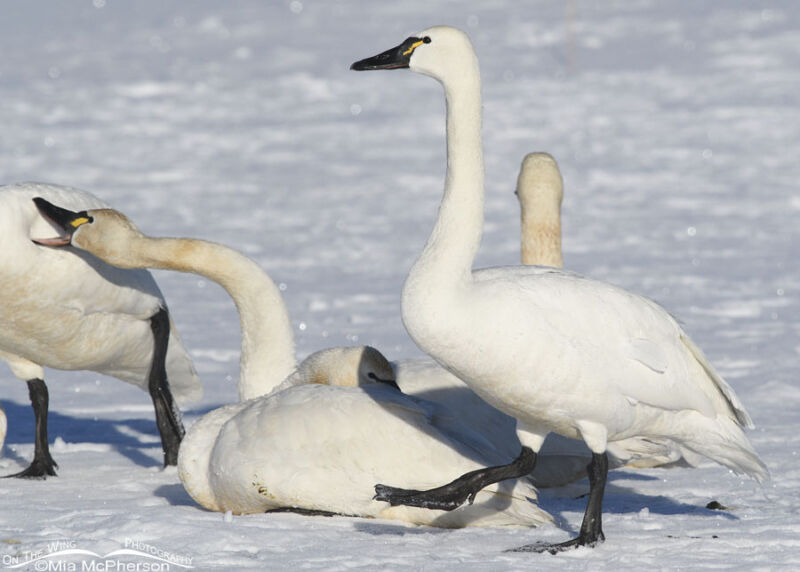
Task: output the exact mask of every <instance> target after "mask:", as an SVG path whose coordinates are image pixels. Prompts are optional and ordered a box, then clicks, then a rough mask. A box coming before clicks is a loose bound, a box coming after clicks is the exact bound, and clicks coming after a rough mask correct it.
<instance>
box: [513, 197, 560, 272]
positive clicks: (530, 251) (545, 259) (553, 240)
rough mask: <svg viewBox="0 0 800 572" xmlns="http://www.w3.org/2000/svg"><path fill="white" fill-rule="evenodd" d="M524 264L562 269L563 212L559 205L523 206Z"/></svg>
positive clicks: (542, 203)
mask: <svg viewBox="0 0 800 572" xmlns="http://www.w3.org/2000/svg"><path fill="white" fill-rule="evenodd" d="M522 263H523V264H538V265H542V266H553V267H556V268H561V267H563V266H564V260H563V258H562V255H561V210H560V206H559V204H558V203H556V202H554V201H551V202H550V203H547V202H545V201H537V202H536V204H533V205H531V204H525V203H524V202H523V204H522Z"/></svg>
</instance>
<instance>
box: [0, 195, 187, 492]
mask: <svg viewBox="0 0 800 572" xmlns="http://www.w3.org/2000/svg"><path fill="white" fill-rule="evenodd" d="M36 196H41V197H45V198H47V199H48V200H51V201H54V202H57V203H59V204H62V205H65V206H67V207H69V208H73V209H76V210H82V209H86V208H99V207H104V206H106V205H105V203H103V202H102V201H101V200H100V199H98V198H97V197H95V196H93V195H91V194H89V193H87V192H84V191H80V190H78V189H72V188H68V187H61V186H56V185H47V184H40V183H20V184H15V185H7V186H4V187H0V237H1V240H2V244H3V248H2V249H0V359H3V360H5V361H6V362H8V365H9V366H10V367H11V371H12V372H13V373H14V375H15V376H16V377H18V378H19V379H21V380H24V381H27V383H28V388H29V392H30V397H31V403H32V405H33V410H34V414H35V418H36V439H35V452H34V459H33V462H32V463H31V465H30V466H29V467H28V468H27V469H25V470H24V471H22V472H20V473H18V474H16V475H14V476H23V477H44V476H46V475H55V474H56V473H55V467H56V466H57V465H56V463H55V462H54V461H53V459H52V458H51V456H50V452H49V448H48V442H47V410H48V392H47V386H46V385H45V382H44V370H43V366H46V367H52V368H55V369H65V370H91V371H96V372H98V373H102V374H107V375H111V376H114V377H117V378H119V379H121V380H123V381H126V382H128V383H132V384H134V385H138V386H139V387H141V388H143V389H147V390H149V392H150V395H151V397H152V399H153V404H154V406H155V410H156V421H157V424H158V428H159V431H160V433H161V440H162V445H163V447H164V456H165V464H172V465H174V464H175V462H176V461H177V454H178V445H179V444H180V439H181V437H182V435H183V426H182V425H181V421H180V412H179V411H178V410H177V408H176V407H175V406H174V405H173V403H172V396H171V395H170V387H171V388H172V392H173V393H174V395H175V397H176V398H178V399H179V400H192V399H197V398H199V397H200V395H201V393H202V387H201V386H200V382H199V380H198V379H197V376H196V374H195V371H194V367H193V366H192V362H191V359H190V358H189V356H188V355H187V353H186V350H185V349H184V348H183V345H182V344H181V340H180V338H179V337H178V334H177V331H176V330H175V329H174V328H172V327H171V325H172V324H171V320H170V318H169V314H168V313H167V309H166V303H165V301H164V297H163V296H162V295H161V292H160V291H159V289H158V286H157V285H156V283H155V281H154V280H153V277H152V276H151V275H150V273H149V272H147V271H146V270H136V271H130V270H120V269H118V268H114V267H112V266H109V265H108V264H106V263H104V262H102V261H101V260H98V259H97V258H95V257H93V256H91V255H89V254H87V253H85V252H80V251H76V250H73V249H53V248H45V247H42V246H37V245H36V244H34V243H33V242H31V239H32V238H33V237H35V236H37V235H41V234H42V233H45V234H46V233H52V227H51V226H50V224H49V223H48V222H47V221H46V220H45V219H44V218H43V217H42V216H41V215H40V214H39V212H38V210H37V209H36V207H35V206H34V204H33V202H32V201H31V199H32V198H33V197H36ZM167 334H168V336H167ZM154 337H158V338H159V342H158V345H159V347H158V352H154ZM167 339H168V340H169V346H168V349H167V354H166V370H167V375H168V378H169V384H167V383H166V379H164V376H163V365H162V366H161V367H156V368H152V372H151V362H154V361H162V362H163V355H161V354H162V353H163V351H164V348H165V347H166V343H167ZM159 356H160V358H159Z"/></svg>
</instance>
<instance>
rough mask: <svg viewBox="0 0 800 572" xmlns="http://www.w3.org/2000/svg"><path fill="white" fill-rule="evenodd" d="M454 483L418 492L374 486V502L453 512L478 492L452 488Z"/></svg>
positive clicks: (473, 497) (470, 501) (473, 498)
mask: <svg viewBox="0 0 800 572" xmlns="http://www.w3.org/2000/svg"><path fill="white" fill-rule="evenodd" d="M455 483H456V481H453V482H452V483H449V484H447V485H444V486H441V487H437V488H435V489H428V490H427V491H418V490H415V489H401V488H399V487H390V486H387V485H375V496H374V497H372V498H373V499H375V500H379V501H384V502H388V503H389V504H390V505H392V506H398V505H404V506H417V507H420V508H427V509H431V510H453V509H456V508H458V507H460V506H461V505H462V504H464V503H465V502H467V501H469V503H470V504H472V501H473V500H475V495H476V494H478V491H479V490H480V489H478V490H476V491H472V490H469V489H467V490H464V489H461V488H460V487H458V486H454V485H455Z"/></svg>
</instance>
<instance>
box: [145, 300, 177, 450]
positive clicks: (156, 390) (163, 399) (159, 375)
mask: <svg viewBox="0 0 800 572" xmlns="http://www.w3.org/2000/svg"><path fill="white" fill-rule="evenodd" d="M150 329H151V330H152V332H153V341H154V345H153V362H152V364H151V365H150V374H149V378H148V389H149V390H150V397H151V398H152V399H153V406H154V407H155V410H156V425H158V432H159V433H160V434H161V447H162V448H163V449H164V466H167V465H177V464H178V448H179V447H180V444H181V439H183V434H184V430H183V423H182V422H181V412H180V410H178V408H177V406H176V405H175V402H174V401H173V399H172V392H171V391H170V389H169V380H167V366H166V363H167V345H168V344H169V314H168V313H167V310H166V309H164V308H161V309H159V311H158V312H156V313H155V314H153V316H152V317H151V318H150Z"/></svg>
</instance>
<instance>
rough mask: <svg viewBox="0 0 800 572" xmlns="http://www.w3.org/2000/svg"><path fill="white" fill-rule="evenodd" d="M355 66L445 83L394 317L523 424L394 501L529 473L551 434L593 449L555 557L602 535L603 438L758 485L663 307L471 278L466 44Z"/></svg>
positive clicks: (544, 284)
mask: <svg viewBox="0 0 800 572" xmlns="http://www.w3.org/2000/svg"><path fill="white" fill-rule="evenodd" d="M351 67H352V69H354V70H374V69H393V68H410V69H411V70H412V71H417V72H420V73H423V74H426V75H429V76H431V77H433V78H435V79H437V80H439V81H440V82H441V83H442V85H443V86H444V90H445V98H446V101H447V175H446V180H445V190H444V198H443V199H442V203H441V207H440V209H439V217H438V220H437V222H436V225H435V227H434V229H433V232H432V234H431V236H430V238H429V239H428V242H427V244H426V245H425V248H424V249H423V251H422V254H421V255H420V257H419V258H418V259H417V261H416V263H415V264H414V266H413V267H412V269H411V271H410V273H409V275H408V278H407V279H406V282H405V286H404V288H403V297H402V316H403V322H404V324H405V326H406V329H407V330H408V332H409V334H410V335H411V337H412V338H413V339H414V341H415V342H416V343H417V345H419V346H420V348H422V349H423V351H425V352H426V353H428V354H429V355H431V356H433V357H434V358H435V359H436V360H437V361H438V362H440V363H441V364H442V365H443V366H445V367H446V368H447V369H449V370H451V371H453V372H454V373H456V374H457V375H458V377H460V378H461V379H463V380H464V381H465V382H466V383H467V384H468V385H469V386H470V387H471V388H472V389H473V390H474V391H475V392H476V393H477V394H478V395H480V396H481V397H483V398H484V399H485V400H486V401H488V402H489V403H491V404H492V405H494V406H495V407H497V408H498V409H500V410H502V411H504V412H505V413H507V414H509V415H511V416H513V417H515V418H516V419H517V434H518V437H519V439H520V442H521V443H522V450H521V451H520V454H519V456H518V457H517V459H516V460H514V461H513V462H512V463H510V464H508V465H504V466H496V467H489V468H487V469H483V470H477V471H473V472H470V473H467V474H465V475H463V476H462V477H460V478H458V479H456V480H455V481H453V482H451V483H449V484H448V485H444V486H441V487H438V488H435V489H431V490H427V491H419V490H406V489H398V488H394V487H387V486H385V485H377V486H376V493H377V495H376V498H378V499H380V500H385V501H388V502H390V503H391V504H393V505H411V506H420V507H428V508H435V509H444V510H447V509H451V508H455V507H458V506H460V505H462V504H463V503H464V502H465V501H467V500H471V499H472V498H473V497H474V495H475V494H476V492H478V491H480V490H481V489H482V488H483V487H484V486H486V485H487V484H489V483H495V482H498V481H500V480H502V479H506V478H509V477H517V476H519V475H525V474H527V473H529V472H530V471H531V470H533V468H534V467H535V464H536V456H537V455H536V453H537V451H538V450H539V448H540V447H541V445H542V442H543V441H544V439H545V437H546V436H547V434H548V433H550V432H551V431H552V432H556V433H560V434H562V435H564V436H567V437H572V438H581V439H583V440H584V441H585V442H586V444H587V446H588V447H589V449H590V450H591V451H592V460H591V462H590V463H589V466H588V468H587V472H588V476H589V486H590V490H589V500H588V503H587V507H586V513H585V515H584V519H583V523H582V525H581V530H580V533H579V535H578V537H577V538H575V539H572V540H569V541H567V542H564V543H561V544H555V545H539V546H528V547H523V549H524V550H536V551H545V550H549V551H551V552H557V551H559V550H564V549H567V548H571V547H575V546H582V545H586V546H594V545H595V544H596V543H597V542H600V541H602V540H603V539H604V536H603V531H602V525H601V517H602V500H603V492H604V490H605V484H606V476H607V473H608V457H607V455H606V448H607V445H608V443H609V441H611V442H613V441H618V440H621V439H625V438H628V437H633V436H642V437H653V438H666V439H671V440H674V441H676V442H678V443H679V444H680V445H681V446H684V447H686V448H688V449H690V450H692V451H694V452H696V453H698V454H700V455H703V456H706V457H708V458H710V459H712V460H714V461H717V462H718V463H721V464H723V465H725V466H727V467H729V468H731V469H732V470H734V471H736V472H739V473H746V474H748V475H750V476H752V477H753V478H755V479H757V480H759V481H761V480H763V479H764V478H766V477H767V474H768V473H767V470H766V467H765V465H764V463H763V462H762V461H761V459H760V458H759V457H758V455H757V454H756V452H755V451H754V450H753V448H752V446H751V445H750V442H749V441H748V440H747V437H746V436H745V435H744V432H743V431H742V427H752V421H751V420H750V416H749V415H748V414H747V412H746V411H745V410H744V407H743V406H742V404H741V403H740V401H739V399H738V397H737V396H736V395H735V393H734V392H733V390H732V389H731V387H730V386H729V385H728V384H727V383H725V381H723V380H722V378H720V377H719V375H718V374H717V373H716V372H715V371H714V369H713V368H712V366H711V364H710V363H709V362H708V360H707V359H706V358H705V356H704V355H703V353H702V352H701V351H700V349H699V348H698V347H697V346H696V345H695V344H694V343H693V342H692V341H691V340H690V339H689V337H688V336H687V335H686V334H685V333H684V332H683V330H682V329H681V328H680V326H679V325H678V323H677V322H676V321H675V320H674V319H673V318H672V317H671V316H670V315H669V314H668V313H667V312H666V311H665V310H663V309H662V308H661V307H660V306H658V305H657V304H655V303H654V302H651V301H650V300H647V299H645V298H642V297H640V296H637V295H634V294H631V293H629V292H626V291H624V290H622V289H620V288H617V287H614V286H611V285H609V284H605V283H603V282H599V281H595V280H590V279H587V278H584V277H581V276H578V275H576V274H572V273H568V272H564V271H559V270H556V269H553V268H547V267H536V266H534V267H524V266H517V267H499V268H489V269H485V270H482V271H479V272H473V271H472V263H473V261H474V258H475V253H476V252H477V249H478V245H479V243H480V238H481V233H482V226H483V202H484V201H483V180H484V177H483V149H482V144H481V97H480V72H479V69H478V61H477V58H476V56H475V52H474V51H473V48H472V45H471V43H470V41H469V38H468V37H467V36H466V34H464V33H463V32H461V31H459V30H456V29H454V28H449V27H434V28H430V29H428V30H425V31H424V32H422V33H421V34H419V35H418V36H417V37H411V38H408V39H407V40H406V41H405V42H403V43H402V44H401V45H400V46H398V47H396V48H392V49H390V50H387V51H385V52H383V53H381V54H379V55H377V56H374V57H372V58H367V59H365V60H361V61H358V62H356V63H354V64H353V65H352V66H351Z"/></svg>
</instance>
